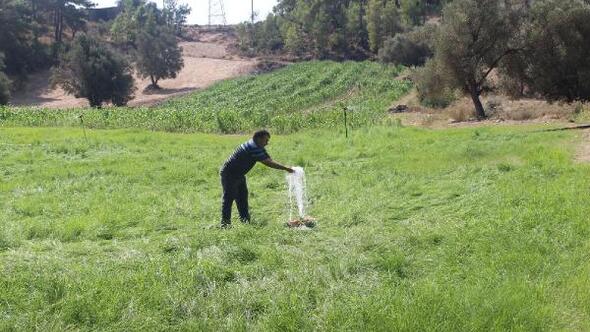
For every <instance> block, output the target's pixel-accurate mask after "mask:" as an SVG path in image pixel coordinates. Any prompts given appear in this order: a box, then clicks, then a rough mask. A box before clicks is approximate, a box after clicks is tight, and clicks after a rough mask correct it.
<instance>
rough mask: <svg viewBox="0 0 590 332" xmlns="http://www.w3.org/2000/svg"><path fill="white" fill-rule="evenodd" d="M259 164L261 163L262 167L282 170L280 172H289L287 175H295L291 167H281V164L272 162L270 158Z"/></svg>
mask: <svg viewBox="0 0 590 332" xmlns="http://www.w3.org/2000/svg"><path fill="white" fill-rule="evenodd" d="M261 162H262V163H263V164H264V165H266V166H268V167H270V168H274V169H280V170H282V171H287V172H289V173H295V170H294V169H293V168H291V167H286V166H283V165H281V164H279V163H277V162H276V161H274V160H272V159H270V158H268V159H265V160H263V161H261Z"/></svg>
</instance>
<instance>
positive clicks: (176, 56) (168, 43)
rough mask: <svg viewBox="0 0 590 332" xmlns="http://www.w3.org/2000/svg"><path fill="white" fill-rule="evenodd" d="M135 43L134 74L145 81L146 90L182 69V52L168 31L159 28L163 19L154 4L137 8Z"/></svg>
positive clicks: (166, 27) (171, 30)
mask: <svg viewBox="0 0 590 332" xmlns="http://www.w3.org/2000/svg"><path fill="white" fill-rule="evenodd" d="M135 17H136V21H137V22H138V27H139V29H138V31H137V41H136V58H135V61H136V66H137V72H138V73H139V75H140V76H142V77H149V78H150V81H151V85H150V87H152V88H158V81H159V80H160V79H166V78H175V77H176V74H177V73H178V72H179V71H180V70H181V69H182V67H183V66H184V61H183V59H182V48H180V47H179V46H178V42H177V40H176V36H175V35H174V31H173V29H172V28H171V27H169V26H167V25H166V24H163V19H164V18H163V16H162V13H161V11H159V10H158V8H157V7H156V5H155V4H153V3H148V4H146V5H145V6H142V7H140V8H138V10H137V12H136V15H135Z"/></svg>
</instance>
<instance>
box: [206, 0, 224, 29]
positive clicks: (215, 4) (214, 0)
mask: <svg viewBox="0 0 590 332" xmlns="http://www.w3.org/2000/svg"><path fill="white" fill-rule="evenodd" d="M218 20H220V21H221V24H222V25H227V20H226V17H225V7H224V6H223V0H209V25H212V24H219V23H217V21H218Z"/></svg>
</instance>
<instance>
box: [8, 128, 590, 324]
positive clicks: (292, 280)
mask: <svg viewBox="0 0 590 332" xmlns="http://www.w3.org/2000/svg"><path fill="white" fill-rule="evenodd" d="M530 129H532V128H529V129H527V130H523V128H494V129H491V128H479V129H454V130H444V131H429V130H420V129H409V128H398V127H395V126H393V127H376V128H372V129H360V130H357V131H355V132H354V135H353V139H352V140H348V141H347V140H344V138H343V137H342V136H343V135H342V133H338V132H335V131H332V130H314V131H306V132H301V133H298V134H294V135H290V136H283V137H281V136H275V137H273V139H272V142H271V145H270V146H269V151H270V153H271V155H273V156H274V157H275V158H276V159H278V160H280V161H284V162H286V163H291V164H298V165H303V166H305V168H306V171H307V174H308V187H309V190H310V198H311V200H312V203H313V205H312V208H311V214H312V215H314V216H316V217H318V219H319V225H318V227H317V228H316V229H314V230H313V231H309V232H302V231H293V230H288V229H285V228H284V227H283V226H282V225H281V223H282V222H283V221H285V218H286V212H285V199H286V194H285V188H284V174H283V173H281V172H278V171H274V170H270V169H267V168H263V167H261V166H257V167H256V168H255V169H254V171H253V173H252V174H251V175H250V177H249V179H250V180H249V181H250V182H249V183H250V189H251V195H252V196H251V205H252V210H253V215H254V218H255V223H254V224H253V225H247V226H242V225H236V227H234V228H233V229H231V230H227V231H224V230H220V229H217V228H216V227H215V225H216V223H217V222H218V218H219V215H218V209H219V207H218V205H219V196H220V192H219V190H220V189H219V184H218V177H217V168H218V167H219V165H220V163H221V162H222V160H223V159H224V158H225V157H226V155H227V154H228V153H229V152H230V151H231V150H232V148H233V147H234V146H235V145H236V144H238V143H240V142H241V141H243V140H244V139H245V137H237V136H226V137H220V136H212V135H204V134H191V135H182V134H170V133H153V132H144V131H139V130H124V131H98V130H96V131H89V132H88V133H87V135H88V141H85V140H84V136H83V133H82V131H81V130H79V129H26V128H7V129H6V128H5V129H2V131H1V132H0V172H1V173H0V174H1V176H2V177H1V179H2V181H1V182H0V197H2V199H1V200H0V330H4V329H8V330H10V329H11V328H13V329H15V330H27V329H40V330H47V329H53V330H62V329H65V328H73V329H82V330H86V329H101V330H104V329H108V330H137V329H145V330H156V329H158V330H164V329H168V328H174V329H188V330H196V329H211V330H219V329H230V330H235V329H237V330H246V329H251V328H255V329H265V330H267V329H273V330H299V329H305V330H311V329H320V330H387V331H391V330H409V331H416V330H437V331H439V330H447V331H457V330H507V329H514V330H555V329H566V330H567V329H571V330H588V329H590V301H589V300H588V296H586V295H587V294H588V293H589V291H590V280H588V276H589V275H590V263H589V260H588V258H589V257H588V252H590V251H589V249H590V241H589V240H588V235H589V231H590V229H589V227H590V226H589V225H588V218H587V216H588V215H590V196H589V194H588V188H589V185H590V177H589V172H590V169H589V168H588V166H586V165H577V164H574V163H573V162H572V161H571V151H570V150H569V149H568V148H564V147H568V146H570V145H569V144H570V143H571V140H572V138H573V136H572V135H573V134H572V133H562V132H549V133H548V132H545V133H538V132H536V133H533V132H529V131H530Z"/></svg>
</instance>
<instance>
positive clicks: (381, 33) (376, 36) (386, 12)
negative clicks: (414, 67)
mask: <svg viewBox="0 0 590 332" xmlns="http://www.w3.org/2000/svg"><path fill="white" fill-rule="evenodd" d="M367 6H368V8H367V31H368V34H369V47H370V49H371V51H373V52H375V53H377V52H378V51H379V49H380V48H381V47H383V43H384V41H385V40H386V39H387V38H389V37H393V36H395V34H397V33H399V32H402V31H403V28H402V25H401V20H400V14H399V10H398V8H397V4H396V3H395V1H388V0H369V1H368V5H367Z"/></svg>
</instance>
